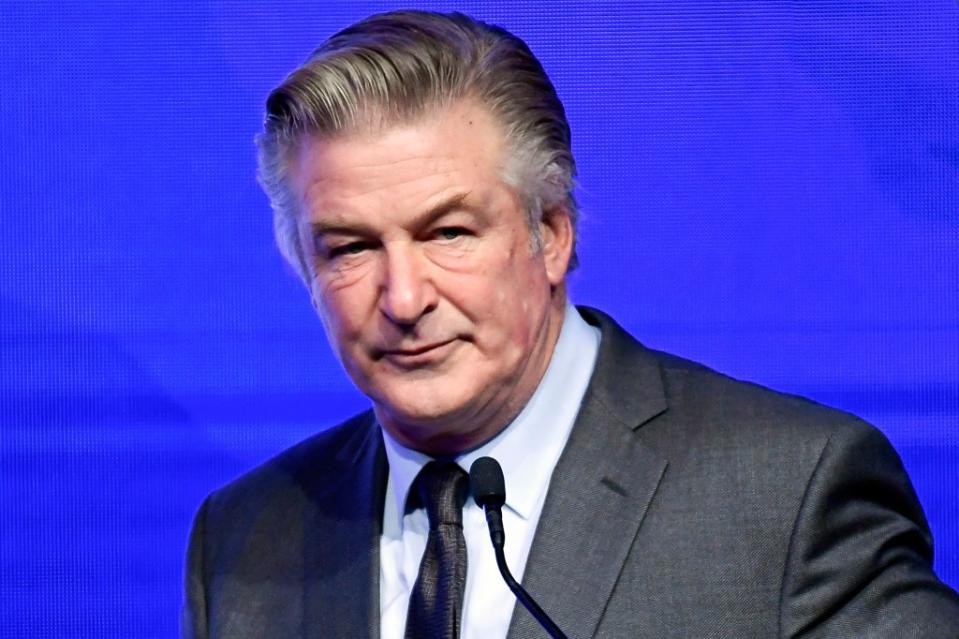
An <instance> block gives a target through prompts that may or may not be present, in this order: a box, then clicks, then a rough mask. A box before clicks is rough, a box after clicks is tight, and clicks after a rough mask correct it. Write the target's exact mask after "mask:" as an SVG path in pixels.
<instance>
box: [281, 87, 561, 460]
mask: <svg viewBox="0 0 959 639" xmlns="http://www.w3.org/2000/svg"><path fill="white" fill-rule="evenodd" d="M503 160H504V143H503V140H502V133H501V131H500V127H499V125H498V124H497V123H495V122H494V121H493V119H492V118H491V116H490V115H489V114H488V113H487V112H486V110H485V109H483V108H481V107H478V106H475V105H473V104H472V103H470V102H461V103H458V104H456V105H454V106H453V107H452V108H450V109H449V110H444V111H440V112H438V113H434V114H432V115H429V116H427V117H425V118H423V119H422V121H419V122H417V123H414V124H408V125H400V126H395V127H392V128H386V129H385V130H384V131H381V132H378V133H376V134H368V135H360V134H356V135H347V136H345V137H339V138H334V139H314V140H308V141H307V142H306V143H304V144H303V145H302V147H301V149H300V153H299V156H298V161H297V162H295V166H294V167H293V171H292V184H293V187H294V189H296V192H297V194H298V195H299V196H300V198H301V201H302V207H303V208H302V214H301V215H300V218H299V235H300V241H301V242H302V243H303V247H304V252H305V253H306V254H307V255H308V256H309V257H310V260H311V263H312V267H313V271H314V277H313V280H312V282H311V284H310V288H311V294H312V297H313V303H314V305H315V306H316V308H317V310H318V312H319V314H320V316H321V318H322V320H323V324H324V327H325V329H326V332H327V336H328V337H329V340H330V343H331V345H332V346H333V348H334V349H335V351H336V352H337V354H338V356H339V358H340V360H341V362H342V363H343V366H344V367H345V368H346V371H347V372H348V374H349V375H350V377H351V378H352V379H353V381H354V383H355V384H356V385H357V386H358V387H359V388H360V390H361V391H363V392H364V393H365V394H366V395H368V396H369V397H370V398H371V399H372V400H373V402H374V407H375V410H376V413H377V417H378V419H379V420H380V423H381V424H382V425H383V426H384V427H385V428H387V429H388V430H389V431H390V433H391V434H393V435H394V437H396V438H397V439H398V440H399V441H400V442H401V443H403V444H405V445H407V446H410V447H412V448H415V449H418V450H422V451H424V452H427V453H432V454H434V455H441V454H453V453H456V452H460V451H462V450H465V449H467V448H470V447H473V446H476V445H478V444H480V443H482V442H483V441H485V440H486V439H489V438H490V437H492V436H494V435H495V434H496V433H497V432H499V430H500V429H501V428H502V427H504V426H505V425H506V424H507V423H508V421H509V420H510V419H512V417H513V416H515V415H516V414H517V413H518V412H519V410H521V409H522V407H523V405H525V403H526V401H527V400H528V399H529V397H530V396H531V394H532V392H533V391H534V390H535V388H536V385H537V384H538V383H539V380H540V379H541V377H542V375H543V373H544V372H545V370H546V366H547V365H548V363H549V358H550V355H551V354H552V349H553V346H554V344H555V341H556V338H557V336H558V333H559V328H560V325H561V323H562V316H563V308H564V303H565V290H564V287H563V280H564V276H565V272H566V266H567V263H568V260H569V255H570V247H571V240H572V230H571V228H570V223H569V218H568V216H566V215H565V213H564V212H562V211H559V212H553V213H552V214H547V215H545V216H544V218H543V221H542V222H541V223H540V225H539V227H540V229H541V232H542V235H543V249H542V250H541V251H536V252H534V251H533V250H532V249H531V242H530V230H529V227H528V225H527V222H526V217H525V213H524V210H523V208H522V206H521V201H520V198H519V196H518V194H517V193H516V192H515V190H514V189H512V188H510V187H509V186H507V185H506V184H505V183H504V182H503V181H502V179H501V178H500V174H501V169H502V163H503Z"/></svg>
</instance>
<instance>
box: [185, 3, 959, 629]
mask: <svg viewBox="0 0 959 639" xmlns="http://www.w3.org/2000/svg"><path fill="white" fill-rule="evenodd" d="M259 145H260V173H261V180H262V183H263V185H264V187H265V189H266V191H267V193H268V194H269V196H270V199H271V202H272V205H273V208H274V214H275V228H276V233H277V240H278V244H279V246H280V248H281V250H282V251H283V253H284V255H285V256H286V257H287V259H288V260H289V261H290V263H291V264H292V265H293V266H294V268H296V269H297V270H298V272H299V273H300V275H301V276H302V277H303V279H304V282H305V283H306V284H307V287H308V288H309V291H310V295H311V298H312V301H313V304H314V306H315V307H316V310H317V312H318V314H319V315H320V317H321V319H322V321H323V325H324V327H325V329H326V332H327V335H328V337H329V340H330V343H331V344H332V345H333V347H334V349H335V351H336V353H337V356H338V357H339V359H340V361H341V362H342V364H343V366H344V368H345V369H346V371H347V373H348V374H349V376H350V377H351V378H352V380H353V381H354V382H355V384H356V385H357V386H358V387H359V388H360V390H361V391H362V392H363V393H365V394H366V395H367V396H369V398H370V399H371V401H372V403H373V409H372V411H369V412H367V413H364V414H361V415H358V416H356V417H354V418H352V419H350V420H349V421H347V422H345V423H343V424H342V425H340V426H337V427H335V428H333V429H331V430H329V431H326V432H323V433H321V434H319V435H317V436H315V437H313V438H311V439H309V440H307V441H306V442H303V443H301V444H300V445H298V446H296V447H294V448H292V449H290V450H288V451H286V452H284V453H282V454H281V455H279V456H278V457H276V458H275V459H273V460H271V461H269V462H267V463H266V464H265V465H263V466H262V467H260V468H258V469H255V470H254V471H252V472H251V473H249V474H247V475H246V476H244V477H242V478H240V479H238V480H237V481H235V482H233V483H232V484H230V485H228V486H226V487H225V488H222V489H220V490H218V491H216V492H214V493H213V494H212V495H211V496H210V497H209V498H208V499H207V501H206V502H205V503H204V505H203V506H202V507H201V509H200V511H199V513H198V515H197V518H196V523H195V526H194V532H193V536H192V539H191V545H190V552H189V566H188V572H189V574H188V578H187V590H188V592H187V605H186V607H185V616H184V632H185V634H186V635H188V636H197V637H307V636H308V637H357V636H380V637H383V639H388V638H391V637H402V636H406V637H434V636H435V637H452V636H462V637H466V638H474V637H484V638H485V637H505V636H509V637H511V638H519V637H538V636H544V633H543V632H542V630H540V629H539V628H538V626H537V625H536V622H535V621H534V620H533V618H532V617H531V616H530V615H529V614H528V613H526V611H525V610H523V609H522V608H520V607H516V606H514V605H513V597H512V594H511V593H510V592H509V590H508V589H507V588H506V586H505V585H504V584H503V582H502V581H501V579H500V577H499V575H498V573H497V569H496V564H495V559H494V557H493V553H492V550H491V546H490V544H489V537H488V533H487V530H486V526H485V521H484V519H483V514H482V512H481V511H480V509H479V508H478V507H477V505H476V504H475V503H474V502H473V500H472V499H468V498H466V495H465V489H464V486H465V484H464V481H465V480H464V473H463V470H468V469H469V467H470V464H471V463H472V462H473V461H474V460H475V459H477V458H478V457H481V456H485V455H489V456H492V457H494V458H496V459H498V460H499V461H500V463H501V464H502V465H503V467H504V472H505V475H506V483H507V501H506V506H505V508H504V518H505V523H506V531H507V537H508V542H507V545H506V551H507V563H508V564H509V565H510V567H511V569H512V570H513V572H514V573H515V574H516V576H517V578H521V579H522V581H523V583H524V584H525V586H526V587H527V589H528V590H529V591H530V592H531V593H532V594H533V596H534V597H535V598H536V599H537V600H538V601H539V603H540V604H541V605H542V606H543V608H545V609H546V611H547V612H548V613H549V614H550V615H551V616H552V617H553V619H554V620H555V621H556V622H557V624H558V625H559V627H560V628H562V629H563V630H564V631H565V632H566V633H567V634H568V635H569V636H570V637H594V636H595V637H639V636H644V637H800V636H802V637H806V636H810V637H904V636H910V637H955V636H956V635H957V633H959V598H957V596H956V594H955V593H954V592H953V591H951V590H950V589H949V588H948V587H947V586H945V585H944V584H942V583H941V582H940V581H938V579H937V578H936V577H935V575H934V573H933V572H932V570H931V566H930V562H931V539H930V537H929V532H928V528H927V525H926V523H925V520H924V517H923V514H922V511H921V508H920V506H919V504H918V502H917V500H916V497H915V495H914V493H913V490H912V488H911V486H910V484H909V481H908V478H907V477H906V475H905V473H904V471H903V469H902V466H901V464H900V462H899V459H898V457H897V456H896V454H895V452H894V451H893V450H892V449H891V447H890V446H889V444H888V443H887V442H886V440H885V439H884V438H883V437H882V436H881V435H880V434H879V433H878V432H877V431H876V430H874V429H873V428H871V427H869V426H868V425H866V424H863V423H862V422H860V421H858V420H857V419H855V418H854V417H851V416H849V415H845V414H842V413H838V412H836V411H832V410H829V409H826V408H823V407H820V406H818V405H816V404H813V403H811V402H808V401H805V400H802V399H799V398H794V397H787V396H783V395H779V394H776V393H773V392H771V391H768V390H766V389H763V388H760V387H757V386H753V385H749V384H745V383H742V382H737V381H734V380H731V379H729V378H726V377H724V376H721V375H719V374H717V373H714V372H712V371H709V370H707V369H705V368H703V367H701V366H698V365H696V364H693V363H691V362H687V361H683V360H680V359H678V358H674V357H671V356H668V355H665V354H662V353H657V352H653V351H650V350H647V349H645V348H644V347H642V346H641V345H639V344H638V343H637V342H636V341H635V340H634V339H633V338H632V337H630V336H629V335H628V334H626V333H625V332H624V331H623V330H622V329H620V328H619V327H618V326H617V325H616V324H615V322H613V320H612V319H611V318H609V317H607V316H605V315H603V314H602V313H601V312H599V311H595V310H591V309H579V310H578V311H577V310H576V309H573V308H572V307H571V306H569V305H568V302H567V299H566V288H565V275H566V272H567V271H568V270H569V269H570V268H571V267H572V266H573V265H574V264H575V248H574V244H575V235H576V233H575V225H576V205H575V201H574V199H573V197H572V195H571V190H572V187H573V176H574V173H575V165H574V161H573V157H572V155H571V152H570V145H569V129H568V125H567V122H566V119H565V115H564V112H563V107H562V105H561V103H560V101H559V99H558V98H557V96H556V94H555V91H554V89H553V87H552V85H551V83H550V82H549V79H548V78H547V77H546V75H545V73H544V72H543V69H542V67H541V66H540V64H539V63H538V62H537V61H536V59H535V58H534V57H533V55H532V54H531V53H530V52H529V50H528V49H527V47H526V46H525V44H523V43H522V42H521V41H519V40H518V39H517V38H515V37H514V36H512V35H510V34H508V33H506V32H505V31H503V30H501V29H498V28H495V27H490V26H488V25H485V24H483V23H479V22H476V21H474V20H472V19H470V18H468V17H466V16H463V15H458V14H453V15H439V14H431V13H423V12H398V13H391V14H384V15H379V16H374V17H371V18H368V19H366V20H364V21H361V22H360V23H358V24H356V25H354V26H352V27H350V28H348V29H346V30H344V31H342V32H340V33H339V34H337V35H335V36H333V37H332V38H331V39H330V40H328V41H327V42H326V43H325V44H324V45H322V46H321V47H320V49H318V50H317V51H316V52H315V53H314V54H313V55H312V56H311V58H310V59H309V60H308V61H307V62H306V63H305V64H304V65H303V66H302V67H300V68H299V69H297V70H296V71H294V72H293V73H292V74H291V75H290V76H289V77H288V78H287V79H286V81H284V83H283V84H282V85H281V86H280V87H279V88H277V89H276V90H275V91H274V92H273V93H272V94H271V95H270V98H269V100H268V102H267V119H266V124H265V131H264V133H263V134H262V136H261V137H260V139H259ZM434 460H438V461H434ZM460 509H462V511H461V510H460Z"/></svg>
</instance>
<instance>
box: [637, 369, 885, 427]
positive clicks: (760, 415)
mask: <svg viewBox="0 0 959 639" xmlns="http://www.w3.org/2000/svg"><path fill="white" fill-rule="evenodd" d="M650 353H651V354H652V355H653V356H654V357H655V358H656V360H657V361H658V362H659V365H660V370H661V373H662V379H663V386H664V391H665V393H666V396H667V399H668V401H669V406H670V409H671V410H677V411H680V412H682V413H684V414H685V415H686V416H688V417H692V418H694V420H695V421H696V422H697V423H700V424H704V425H707V426H710V427H711V428H715V429H718V430H720V431H723V432H725V434H726V435H729V432H728V431H727V428H729V427H731V426H733V425H735V427H736V429H737V430H739V431H740V432H742V431H745V432H746V433H747V434H750V435H758V434H762V433H764V432H770V433H773V432H774V433H776V434H777V435H779V436H786V437H789V436H796V437H799V438H802V439H803V440H809V439H810V438H822V439H832V438H838V439H845V438H851V439H860V438H863V437H865V438H867V439H870V438H874V437H879V438H881V439H885V438H884V436H883V435H882V434H881V433H880V432H879V431H878V429H876V428H875V427H874V426H872V425H871V424H869V423H867V422H866V421H864V420H862V419H861V418H859V417H857V416H856V415H853V414H851V413H848V412H845V411H842V410H839V409H837V408H832V407H829V406H826V405H824V404H821V403H819V402H816V401H814V400H812V399H809V398H806V397H801V396H799V395H793V394H789V393H784V392H780V391H777V390H773V389H771V388H768V387H766V386H762V385H760V384H757V383H754V382H750V381H744V380H740V379H736V378H734V377H731V376H729V375H725V374H723V373H720V372H717V371H715V370H713V369H711V368H709V367H707V366H705V365H703V364H699V363H697V362H693V361H691V360H687V359H684V358H682V357H678V356H676V355H671V354H669V353H664V352H661V351H650Z"/></svg>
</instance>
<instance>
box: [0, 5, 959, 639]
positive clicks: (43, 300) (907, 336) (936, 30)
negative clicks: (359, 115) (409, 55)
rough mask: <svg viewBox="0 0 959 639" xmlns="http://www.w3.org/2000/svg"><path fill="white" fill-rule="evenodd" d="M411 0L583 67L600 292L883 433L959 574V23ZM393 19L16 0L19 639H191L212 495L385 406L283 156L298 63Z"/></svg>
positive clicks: (645, 331)
mask: <svg viewBox="0 0 959 639" xmlns="http://www.w3.org/2000/svg"><path fill="white" fill-rule="evenodd" d="M406 4H412V5H414V6H422V7H431V8H440V9H453V8H458V9H461V10H464V11H467V12H471V13H473V14H475V15H477V16H480V17H483V18H486V19H488V20H491V21H493V22H497V23H500V24H503V25H504V26H507V27H508V28H510V29H511V30H514V31H515V32H516V33H517V34H519V35H520V36H522V37H523V38H525V39H526V40H527V41H528V42H529V43H530V45H531V46H532V48H533V49H534V51H535V52H536V53H537V54H538V55H540V56H541V58H542V59H543V61H544V63H545V65H546V67H547V69H548V71H549V72H550V73H551V75H552V76H553V77H554V79H555V81H556V84H557V87H558V89H559V91H560V93H561V96H562V97H563V99H564V100H565V102H566V104H567V107H568V112H569V116H570V119H571V122H572V126H573V131H574V146H575V151H576V154H577V157H578V160H579V164H580V183H581V191H580V199H581V201H582V204H583V209H584V215H583V224H582V228H581V248H580V254H581V258H582V267H581V269H580V270H579V271H577V272H576V273H574V274H573V276H572V281H573V283H572V291H573V298H574V300H575V301H577V302H579V303H588V304H592V305H596V306H599V307H601V308H603V309H605V310H607V311H609V312H611V313H612V314H613V315H614V316H615V317H617V318H618V319H619V320H620V321H621V322H622V323H623V324H624V325H625V326H626V327H627V328H629V329H630V330H631V331H632V332H634V333H635V334H636V335H637V336H638V337H639V338H640V339H642V340H643V341H644V342H646V343H647V344H648V345H651V346H654V347H657V348H663V349H667V350H671V351H673V352H677V353H679V354H681V355H684V356H687V357H691V358H693V359H698V360H700V361H703V362H705V363H707V364H709V365H711V366H713V367H716V368H718V369H720V370H723V371H726V372H728V373H731V374H733V375H735V376H738V377H741V378H747V379H751V380H754V381H758V382H760V383H764V384H767V385H770V386H772V387H775V388H778V389H781V390H785V391H789V392H796V393H801V394H805V395H808V396H811V397H813V398H815V399H817V400H820V401H823V402H826V403H829V404H832V405H834V406H838V407H840V408H843V409H846V410H850V411H853V412H855V413H857V414H860V415H862V416H863V417H865V418H867V419H869V420H870V421H872V422H874V423H875V424H877V425H878V426H879V427H880V428H881V429H882V430H883V431H885V432H886V433H887V434H888V436H889V437H890V438H891V439H892V441H893V442H894V444H895V445H896V446H897V448H898V449H899V450H900V452H901V454H902V455H903V458H904V460H905V462H906V465H907V466H908V468H909V469H910V471H911V473H912V476H913V479H914V480H915V484H916V487H917V490H918V492H919V494H920V497H921V499H922V501H923V504H924V506H925V508H926V510H927V513H928V516H929V519H930V522H931V524H932V527H933V531H934V534H935V536H936V539H937V542H938V548H939V550H938V554H937V557H936V567H937V570H938V571H939V573H940V575H941V576H942V577H943V578H945V579H946V581H948V582H949V583H951V584H952V585H953V586H956V585H959V496H957V492H959V491H957V490H956V488H957V486H959V470H957V460H959V115H957V114H959V48H957V46H956V33H957V32H959V6H957V4H956V3H955V2H953V1H952V0H932V1H930V0H908V1H900V2H833V1H829V2H826V1H820V2H817V1H808V0H807V1H805V2H801V3H798V2H791V1H786V0H782V1H779V0H770V1H768V2H762V3H742V2H734V1H728V2H726V1H717V0H709V1H702V2H676V1H675V0H673V1H669V2H666V1H662V2H642V3H623V2H616V3H609V4H605V3H596V2H593V3H580V2H573V1H570V2H558V1H554V2H551V3H529V4H528V5H519V4H518V3H516V2H459V3H456V4H455V5H454V4H453V3H406ZM388 8H392V7H391V6H390V5H387V4H385V3H377V2H343V3H337V2H284V3H276V4H271V3H262V4H261V3H257V4H254V3H245V2H225V1H214V0H191V1H190V2H186V1H155V2H151V3H127V2H85V1H84V2H79V1H78V2H65V1H60V2H10V1H9V0H7V1H4V2H3V3H2V4H0V50H2V55H0V149H2V150H3V153H2V154H0V215H2V218H0V219H2V222H3V232H2V233H0V343H2V357H0V601H2V613H0V636H2V637H24V636H29V637H81V636H82V637H104V638H106V637H170V636H174V635H175V633H176V615H177V609H178V606H179V599H180V583H181V578H182V577H181V575H182V562H183V551H184V548H185V544H186V536H187V532H188V528H189V524H190V519H191V517H192V514H193V512H194V510H195V508H196V507H197V505H198V504H199V502H200V500H201V499H202V497H203V496H204V495H205V494H206V493H207V492H209V491H210V490H211V489H213V488H214V487H216V486H217V485H220V484H222V483H223V482H225V481H228V480H229V479H230V478H231V477H234V476H236V475H237V474H239V473H241V472H242V471H244V470H245V469H248V468H250V467H251V466H252V465H254V464H256V463H258V462H260V461H262V460H263V459H265V458H266V457H268V456H270V455H272V454H274V453H275V452H277V451H279V450H281V449H282V448H283V447H285V446H287V445H289V444H291V443H293V442H295V441H297V440H299V439H302V438H303V437H306V436H307V435H309V434H311V433H313V432H316V431H317V430H319V429H322V428H324V427H327V426H329V425H330V424H333V423H335V422H337V421H339V420H340V419H341V418H343V417H344V416H346V415H349V414H350V413H352V412H354V411H356V410H358V409H360V408H362V407H364V406H365V401H364V399H363V398H362V397H361V396H359V395H358V394H357V392H356V391H355V390H354V389H353V388H352V386H351V385H350V384H349V382H348V381H347V380H346V378H345V377H344V375H343V373H342V371H341V370H340V367H339V365H338V364H337V363H336V361H335V360H334V359H333V358H332V356H331V353H330V351H329V349H328V347H327V346H326V344H325V340H324V337H323V334H322V330H321V328H320V325H319V322H318V321H317V320H316V318H315V317H314V316H313V314H312V310H311V308H310V305H309V303H308V300H307V298H306V295H305V292H304V290H303V289H302V286H301V285H300V284H299V283H298V282H297V281H296V279H295V278H294V277H293V275H292V274H291V272H290V270H289V269H288V268H287V267H286V266H285V265H284V264H283V263H282V262H281V260H280V258H279V256H278V254H277V253H276V251H275V249H274V248H273V245H272V238H271V226H270V213H269V209H268V206H267V203H266V201H265V198H264V197H263V195H262V194H261V193H260V192H259V190H258V188H257V186H256V183H255V178H254V166H255V161H254V147H253V142H252V140H253V135H254V133H255V132H256V131H257V129H258V128H259V123H260V119H261V117H262V104H263V100H264V98H265V96H266V94H267V92H268V91H269V89H270V88H271V87H272V86H274V85H275V84H276V83H277V82H278V81H279V80H280V79H282V77H283V76H284V74H285V73H286V72H287V71H289V70H290V69H292V68H293V67H294V66H295V65H296V64H297V63H299V62H300V61H301V60H302V59H303V58H304V57H305V56H306V54H307V53H308V52H309V51H310V50H311V49H312V48H313V47H314V46H316V44H318V43H319V41H320V40H321V39H322V38H324V37H325V36H327V35H329V34H331V33H332V32H333V31H334V30H335V29H337V28H340V27H342V26H345V25H346V24H348V23H350V22H352V21H354V20H355V19H357V18H359V17H361V16H363V15H366V14H368V13H370V12H373V11H377V10H384V9H388Z"/></svg>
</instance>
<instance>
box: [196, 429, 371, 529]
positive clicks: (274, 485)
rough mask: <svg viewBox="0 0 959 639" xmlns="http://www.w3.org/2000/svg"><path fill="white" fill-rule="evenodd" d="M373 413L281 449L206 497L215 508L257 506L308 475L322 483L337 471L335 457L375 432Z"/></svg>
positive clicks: (280, 493) (210, 506) (249, 507)
mask: <svg viewBox="0 0 959 639" xmlns="http://www.w3.org/2000/svg"><path fill="white" fill-rule="evenodd" d="M375 428H376V424H375V420H374V418H373V412H372V411H370V410H368V411H364V412H362V413H359V414H357V415H354V416H353V417H351V418H350V419H347V420H346V421H344V422H341V423H339V424H337V425H335V426H332V427H330V428H328V429H325V430H323V431H321V432H319V433H317V434H315V435H312V436H311V437H308V438H307V439H305V440H303V441H301V442H299V443H297V444H294V445H293V446H291V447H289V448H287V449H286V450H283V451H281V452H280V453H278V454H277V455H275V456H274V457H272V458H270V459H268V460H267V461H265V462H263V463H262V464H260V465H258V466H256V467H254V468H253V469H251V470H249V471H247V472H245V473H244V474H242V475H240V476H239V477H237V478H235V479H233V480H232V481H230V482H229V483H227V484H226V485H224V486H222V487H220V488H218V489H216V490H214V491H213V492H212V493H211V494H210V496H209V497H208V499H207V502H208V508H210V509H213V510H215V511H224V510H226V511H229V510H234V509H238V508H239V509H244V510H248V509H256V508H258V507H259V506H260V505H262V502H263V501H265V500H275V499H277V498H278V497H279V496H281V495H282V494H283V493H284V492H289V491H290V490H291V489H298V487H299V486H302V485H303V484H304V483H306V482H305V479H304V476H305V475H309V476H310V480H309V483H310V484H316V483H322V482H323V476H324V475H325V474H335V472H336V470H335V469H336V467H337V465H336V464H333V463H331V462H332V461H333V460H334V459H336V458H338V457H342V456H348V455H349V454H350V451H353V450H357V449H358V448H359V447H361V446H362V444H363V442H364V441H365V440H366V439H367V438H368V437H370V436H371V435H372V434H373V431H374V430H375Z"/></svg>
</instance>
